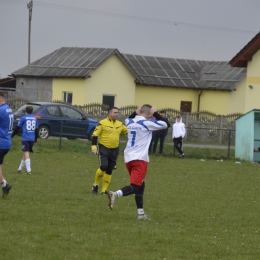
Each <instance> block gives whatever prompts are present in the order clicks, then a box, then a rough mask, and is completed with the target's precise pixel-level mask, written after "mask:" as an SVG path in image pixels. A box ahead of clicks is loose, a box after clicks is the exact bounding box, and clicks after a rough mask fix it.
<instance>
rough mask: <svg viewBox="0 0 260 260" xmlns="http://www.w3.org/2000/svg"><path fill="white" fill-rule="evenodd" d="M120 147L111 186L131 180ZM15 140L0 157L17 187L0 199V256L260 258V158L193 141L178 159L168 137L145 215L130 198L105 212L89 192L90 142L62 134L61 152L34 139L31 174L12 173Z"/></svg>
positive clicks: (156, 160) (149, 185)
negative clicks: (241, 158)
mask: <svg viewBox="0 0 260 260" xmlns="http://www.w3.org/2000/svg"><path fill="white" fill-rule="evenodd" d="M124 145H125V144H122V145H121V149H120V156H119V158H118V164H117V168H118V169H117V170H115V171H114V173H113V178H112V183H111V185H110V189H111V190H117V189H119V188H121V187H123V186H125V185H127V184H128V180H129V178H128V173H127V171H126V169H125V165H124V162H123V147H124ZM20 146H21V145H20V138H19V137H15V138H14V139H13V147H12V149H11V150H10V152H9V153H8V155H7V156H6V158H5V162H4V165H3V171H4V176H5V178H6V180H7V181H8V182H9V183H10V184H11V185H12V186H13V187H12V190H11V192H10V194H9V195H8V196H7V198H6V199H1V214H0V218H1V236H0V247H1V250H0V259H26V260H30V259H55V260H57V259H102V260H103V259H113V260H133V259H135V260H139V259H140V260H145V259H147V260H148V259H149V260H151V259H156V260H157V259H158V260H159V259H161V260H166V259H167V260H171V259H174V260H175V259H176V260H177V259H188V260H190V259H200V260H201V259H210V260H211V259H213V260H214V259H218V260H219V259H221V260H223V259H227V260H230V259H234V260H239V259H241V260H245V259H250V260H251V259H260V220H259V219H260V218H259V215H260V207H259V202H260V200H259V198H260V195H259V179H260V176H259V172H260V171H259V164H252V163H247V162H242V164H235V158H232V159H231V160H226V159H225V154H226V151H222V150H216V151H215V150H210V149H205V150H202V149H197V151H196V149H195V148H192V149H190V150H189V149H188V148H187V153H188V154H189V155H190V156H189V157H188V158H187V159H186V160H183V159H178V158H177V157H175V158H174V157H173V156H172V145H170V144H168V145H167V144H166V146H165V156H159V155H151V156H150V161H151V162H150V164H149V169H148V174H147V179H146V190H145V198H144V202H145V204H144V208H145V212H146V214H148V216H149V217H150V218H151V220H149V221H143V220H137V212H136V207H135V202H134V197H133V196H128V197H123V198H119V199H118V200H117V201H116V204H115V207H114V211H112V212H111V211H109V210H108V209H107V202H108V200H107V197H105V196H101V195H98V196H95V195H92V194H91V186H92V183H93V180H94V173H95V171H96V169H97V167H98V160H97V157H96V156H94V155H92V154H91V153H90V143H89V142H88V141H81V140H74V141H67V140H63V141H62V149H61V151H59V149H58V148H59V140H58V139H49V140H39V142H38V145H37V146H36V147H35V148H34V153H33V154H31V160H32V175H31V176H30V175H26V174H25V170H24V172H23V173H22V174H17V173H16V170H17V168H18V165H19V163H20V161H21V157H22V152H21V151H20ZM202 157H203V158H204V159H205V162H202V161H200V158H202ZM233 157H234V156H233ZM210 158H214V159H210ZM216 158H222V159H224V162H217V160H216Z"/></svg>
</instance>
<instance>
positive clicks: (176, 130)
mask: <svg viewBox="0 0 260 260" xmlns="http://www.w3.org/2000/svg"><path fill="white" fill-rule="evenodd" d="M185 134H186V130H185V124H184V123H182V117H181V116H180V115H178V116H177V117H176V122H175V123H174V124H173V126H172V139H173V143H174V147H175V148H176V149H177V151H178V152H179V158H185V154H184V152H183V147H182V146H183V143H182V140H183V138H184V136H185Z"/></svg>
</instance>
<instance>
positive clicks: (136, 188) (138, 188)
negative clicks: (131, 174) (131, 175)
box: [130, 183, 141, 194]
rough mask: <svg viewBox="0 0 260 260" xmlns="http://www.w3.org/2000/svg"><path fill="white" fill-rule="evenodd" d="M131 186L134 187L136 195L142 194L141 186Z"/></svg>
mask: <svg viewBox="0 0 260 260" xmlns="http://www.w3.org/2000/svg"><path fill="white" fill-rule="evenodd" d="M130 186H131V187H132V189H133V193H134V194H139V193H140V190H141V186H138V185H136V184H132V183H131V184H130Z"/></svg>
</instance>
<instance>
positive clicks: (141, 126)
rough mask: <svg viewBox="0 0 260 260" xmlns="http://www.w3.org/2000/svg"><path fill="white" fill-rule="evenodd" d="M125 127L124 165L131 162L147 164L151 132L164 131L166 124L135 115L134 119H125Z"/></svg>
mask: <svg viewBox="0 0 260 260" xmlns="http://www.w3.org/2000/svg"><path fill="white" fill-rule="evenodd" d="M125 125H126V127H127V130H128V142H127V144H126V148H125V151H124V159H125V163H127V162H130V161H133V160H142V161H146V162H149V155H148V149H149V145H150V142H151V139H152V132H153V131H156V130H162V129H166V128H167V124H166V122H164V121H157V120H152V119H146V118H145V117H143V116H138V115H137V116H135V118H127V119H126V120H125Z"/></svg>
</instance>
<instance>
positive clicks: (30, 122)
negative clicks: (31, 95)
mask: <svg viewBox="0 0 260 260" xmlns="http://www.w3.org/2000/svg"><path fill="white" fill-rule="evenodd" d="M32 112H33V107H32V106H27V107H26V108H25V115H24V116H22V117H21V119H20V121H19V123H18V125H17V126H16V128H15V129H14V132H13V134H12V137H14V136H15V135H16V134H17V133H18V132H19V130H20V128H22V130H23V131H22V132H23V133H22V151H23V158H22V160H21V163H20V165H19V167H18V170H17V172H18V173H21V171H22V169H23V167H24V166H26V170H27V174H31V159H30V152H31V153H32V152H33V149H32V148H33V146H34V145H36V144H37V137H38V120H37V119H36V118H35V117H34V116H33V115H32Z"/></svg>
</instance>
